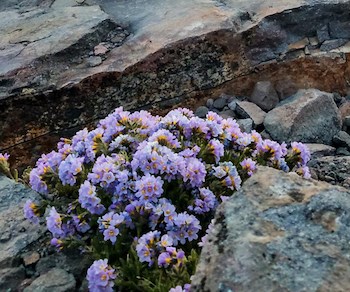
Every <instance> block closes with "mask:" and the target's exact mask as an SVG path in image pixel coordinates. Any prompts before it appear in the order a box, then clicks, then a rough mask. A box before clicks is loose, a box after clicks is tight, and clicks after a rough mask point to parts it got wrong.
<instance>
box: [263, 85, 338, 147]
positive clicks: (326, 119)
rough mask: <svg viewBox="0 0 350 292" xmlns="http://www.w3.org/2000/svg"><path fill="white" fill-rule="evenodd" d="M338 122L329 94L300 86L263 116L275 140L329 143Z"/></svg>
mask: <svg viewBox="0 0 350 292" xmlns="http://www.w3.org/2000/svg"><path fill="white" fill-rule="evenodd" d="M341 123H342V121H341V117H340V114H339V112H338V108H337V106H336V104H335V102H334V100H333V97H332V94H329V93H326V92H322V91H319V90H316V89H310V90H299V91H298V93H297V94H295V95H294V96H293V97H290V98H288V99H286V100H284V101H283V102H282V104H281V105H280V106H278V107H276V108H274V109H273V110H272V111H270V112H268V113H267V115H266V118H265V120H264V125H265V129H266V130H267V132H268V133H269V134H270V135H271V137H272V138H273V139H274V140H277V141H285V142H291V141H301V142H306V143H322V144H331V142H332V138H333V136H334V135H335V134H337V133H338V132H339V130H340V129H341V125H342V124H341Z"/></svg>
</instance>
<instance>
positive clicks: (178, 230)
mask: <svg viewBox="0 0 350 292" xmlns="http://www.w3.org/2000/svg"><path fill="white" fill-rule="evenodd" d="M291 146H292V148H291V149H289V150H288V149H287V145H286V144H285V143H282V144H279V143H277V142H274V141H271V140H264V139H262V138H261V136H260V134H259V133H257V132H255V131H252V133H244V132H242V131H241V130H240V128H239V126H238V124H237V123H236V121H235V120H233V119H230V118H229V119H223V118H221V117H220V116H219V115H217V114H216V113H214V112H209V113H208V114H207V117H206V119H200V118H198V117H195V116H194V115H193V112H192V111H190V110H188V109H181V108H180V109H177V110H173V111H171V112H169V113H168V114H167V115H166V116H165V117H159V116H152V115H151V114H150V113H148V112H146V111H140V112H134V113H129V112H127V111H123V109H122V108H117V109H116V110H115V111H114V112H113V113H112V114H110V115H109V116H108V117H106V118H105V119H103V120H101V121H100V122H99V124H98V126H97V128H96V129H94V130H92V131H88V130H87V129H84V130H81V131H79V132H77V133H76V135H75V136H74V137H73V138H72V139H71V140H68V139H63V140H61V142H59V143H58V150H57V151H53V152H51V153H49V154H47V155H42V157H41V158H40V159H39V160H38V161H37V164H36V167H35V168H34V169H33V170H32V171H31V173H30V184H31V187H32V188H33V189H34V190H36V191H37V192H39V193H41V194H43V195H44V196H46V198H47V200H45V201H43V202H40V203H34V202H31V201H28V202H27V204H26V205H25V207H24V210H25V215H26V217H27V218H28V219H29V220H31V221H32V222H34V223H37V222H38V221H39V220H38V216H41V215H43V214H44V212H45V209H47V212H46V214H47V216H46V223H47V228H48V230H49V231H50V232H51V233H52V236H53V239H52V240H51V243H52V244H53V245H54V246H55V247H57V249H58V250H62V249H64V248H69V247H79V248H80V249H81V250H82V251H83V252H88V253H91V254H93V255H94V256H95V257H96V261H95V262H94V263H93V264H92V266H91V267H90V268H89V269H88V271H87V280H88V282H89V289H90V291H113V289H117V290H119V291H130V290H134V291H169V289H171V287H175V286H176V287H175V288H172V289H171V291H188V290H189V284H188V283H189V282H190V277H191V275H192V274H193V273H194V272H195V266H196V263H197V258H198V253H199V252H200V247H201V246H202V245H203V242H204V241H205V238H206V236H205V234H206V230H207V228H208V226H209V224H210V221H211V219H212V218H213V215H214V211H215V209H216V207H217V206H218V204H220V202H222V201H224V200H226V199H227V198H228V197H229V196H231V195H233V194H234V192H235V191H236V190H238V189H239V188H240V187H241V184H242V182H244V181H245V180H246V179H247V178H249V177H250V176H251V175H253V173H254V172H255V171H256V169H257V165H268V166H271V167H275V168H279V169H282V170H283V171H296V172H297V173H299V174H301V175H303V176H304V177H306V178H307V177H309V176H310V174H309V171H308V168H307V166H306V163H307V162H308V160H309V159H310V153H309V151H308V150H307V148H306V147H305V146H304V145H303V144H301V143H297V142H294V143H292V144H291ZM186 283H187V284H186ZM182 287H183V288H182Z"/></svg>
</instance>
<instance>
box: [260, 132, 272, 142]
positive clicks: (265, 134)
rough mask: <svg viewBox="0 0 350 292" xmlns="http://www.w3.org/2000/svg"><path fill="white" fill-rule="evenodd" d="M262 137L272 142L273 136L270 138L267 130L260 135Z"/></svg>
mask: <svg viewBox="0 0 350 292" xmlns="http://www.w3.org/2000/svg"><path fill="white" fill-rule="evenodd" d="M260 135H261V137H262V138H263V139H269V140H271V136H270V134H269V133H267V132H266V130H264V131H262V132H261V133H260Z"/></svg>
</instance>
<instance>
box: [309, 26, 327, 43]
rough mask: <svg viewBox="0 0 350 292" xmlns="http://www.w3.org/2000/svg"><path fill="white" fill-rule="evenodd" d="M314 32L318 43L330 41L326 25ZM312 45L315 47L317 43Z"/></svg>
mask: <svg viewBox="0 0 350 292" xmlns="http://www.w3.org/2000/svg"><path fill="white" fill-rule="evenodd" d="M316 32H317V39H318V42H319V43H323V42H324V41H327V40H330V39H331V37H330V36H329V30H328V25H325V26H323V27H321V28H320V29H318V30H317V31H316ZM312 45H313V46H315V45H317V43H316V42H314V43H313V44H312Z"/></svg>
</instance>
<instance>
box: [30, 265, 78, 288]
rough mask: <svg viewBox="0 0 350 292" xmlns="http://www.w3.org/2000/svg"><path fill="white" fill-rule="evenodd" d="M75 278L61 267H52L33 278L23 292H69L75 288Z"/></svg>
mask: <svg viewBox="0 0 350 292" xmlns="http://www.w3.org/2000/svg"><path fill="white" fill-rule="evenodd" d="M75 285H76V282H75V279H74V277H73V275H72V274H69V273H67V272H66V271H65V270H62V269H57V268H55V269H52V270H50V271H48V272H47V273H46V274H43V275H41V276H40V277H39V278H37V279H35V280H34V281H33V282H32V283H31V284H30V285H29V287H27V288H25V289H24V290H23V291H24V292H52V291H55V292H56V291H57V292H70V291H74V290H75Z"/></svg>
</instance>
